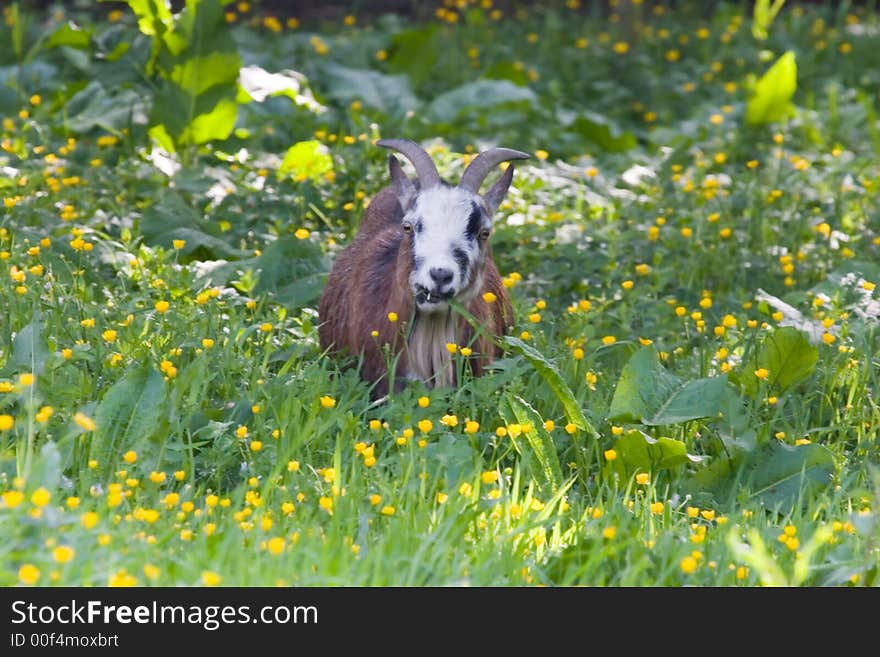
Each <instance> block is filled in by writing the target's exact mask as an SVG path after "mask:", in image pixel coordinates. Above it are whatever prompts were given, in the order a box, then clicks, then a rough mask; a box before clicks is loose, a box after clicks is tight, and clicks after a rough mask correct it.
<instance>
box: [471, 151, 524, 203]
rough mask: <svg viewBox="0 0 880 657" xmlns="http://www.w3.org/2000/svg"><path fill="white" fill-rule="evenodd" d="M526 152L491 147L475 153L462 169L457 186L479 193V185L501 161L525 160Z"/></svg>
mask: <svg viewBox="0 0 880 657" xmlns="http://www.w3.org/2000/svg"><path fill="white" fill-rule="evenodd" d="M529 157H530V156H529V154H528V153H523V152H522V151H515V150H513V149H512V148H491V149H489V150H488V151H484V152H482V153H480V154H479V155H477V156H476V157H475V158H474V159H473V161H472V162H471V163H470V164H469V165H468V167H467V169H465V170H464V174H462V176H461V182H460V183H458V186H459V187H461V188H462V189H465V190H467V191H469V192H472V193H474V194H477V193H479V191H480V185H482V184H483V181H484V180H485V179H486V176H488V175H489V172H490V171H492V169H494V168H495V167H497V166H498V165H499V164H501V163H502V162H507V161H509V160H527V159H528V158H529Z"/></svg>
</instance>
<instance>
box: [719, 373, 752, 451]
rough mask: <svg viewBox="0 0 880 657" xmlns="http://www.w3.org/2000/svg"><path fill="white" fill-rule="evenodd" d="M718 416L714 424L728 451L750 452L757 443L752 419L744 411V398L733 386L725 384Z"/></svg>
mask: <svg viewBox="0 0 880 657" xmlns="http://www.w3.org/2000/svg"><path fill="white" fill-rule="evenodd" d="M719 412H720V418H719V419H718V421H717V423H716V426H717V429H718V437H719V438H720V439H721V442H722V443H723V444H724V447H725V449H726V450H727V451H728V452H730V453H733V452H738V451H746V452H751V451H752V450H754V449H755V447H756V446H757V444H758V435H757V433H756V431H755V429H754V422H755V421H754V420H753V418H752V416H751V415H750V414H749V413H748V412H747V411H746V407H745V404H744V400H743V398H742V397H740V394H739V391H738V390H737V389H736V388H735V387H734V386H732V385H731V386H727V388H726V389H725V391H724V394H723V395H722V397H721V403H720V405H719Z"/></svg>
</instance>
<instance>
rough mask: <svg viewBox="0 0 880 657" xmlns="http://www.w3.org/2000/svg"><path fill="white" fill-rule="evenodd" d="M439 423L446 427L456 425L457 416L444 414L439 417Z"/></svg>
mask: <svg viewBox="0 0 880 657" xmlns="http://www.w3.org/2000/svg"><path fill="white" fill-rule="evenodd" d="M440 424H442V425H443V426H447V427H457V426H458V416H456V415H449V414H446V415H444V416H443V417H442V418H440Z"/></svg>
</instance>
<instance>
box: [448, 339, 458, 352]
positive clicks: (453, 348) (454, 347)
mask: <svg viewBox="0 0 880 657" xmlns="http://www.w3.org/2000/svg"><path fill="white" fill-rule="evenodd" d="M446 351H448V352H449V353H450V354H454V353H455V352H456V351H458V345H457V344H455V343H454V342H447V343H446Z"/></svg>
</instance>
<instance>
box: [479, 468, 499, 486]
mask: <svg viewBox="0 0 880 657" xmlns="http://www.w3.org/2000/svg"><path fill="white" fill-rule="evenodd" d="M480 480H481V481H482V482H483V483H484V484H494V483H495V482H496V481H498V471H497V470H487V471H486V472H484V473H483V474H482V475H480Z"/></svg>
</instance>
